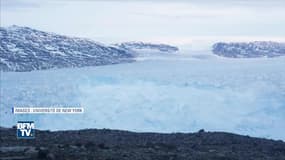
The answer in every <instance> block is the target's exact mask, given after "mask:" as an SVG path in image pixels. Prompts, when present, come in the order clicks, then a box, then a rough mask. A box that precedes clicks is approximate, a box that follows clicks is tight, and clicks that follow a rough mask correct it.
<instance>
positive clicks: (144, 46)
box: [115, 42, 179, 53]
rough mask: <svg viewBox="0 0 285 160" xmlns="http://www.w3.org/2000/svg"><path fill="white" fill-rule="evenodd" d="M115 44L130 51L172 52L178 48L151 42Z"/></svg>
mask: <svg viewBox="0 0 285 160" xmlns="http://www.w3.org/2000/svg"><path fill="white" fill-rule="evenodd" d="M115 46H118V47H119V48H121V49H124V50H132V51H138V50H151V51H159V52H167V53H172V52H177V51H178V50H179V49H178V48H177V47H175V46H170V45H167V44H152V43H145V42H125V43H119V44H115Z"/></svg>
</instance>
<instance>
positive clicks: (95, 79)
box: [0, 56, 285, 140]
mask: <svg viewBox="0 0 285 160" xmlns="http://www.w3.org/2000/svg"><path fill="white" fill-rule="evenodd" d="M0 105H1V113H0V121H1V126H7V127H11V126H12V125H15V124H16V122H17V121H18V120H33V121H35V124H36V128H38V129H49V130H66V129H82V128H111V129H123V130H131V131H138V132H142V131H143V132H194V131H197V130H199V129H202V128H203V129H205V130H208V131H226V132H234V133H238V134H243V135H250V136H256V137H266V138H273V139H282V140H285V134H284V133H285V123H284V122H285V57H278V58H270V59H268V58H258V59H229V58H210V59H197V58H193V57H188V58H187V57H181V56H177V58H176V59H175V57H171V58H169V59H167V58H164V59H148V60H142V61H137V62H134V63H126V64H117V65H109V66H97V67H85V68H71V69H53V70H44V71H32V72H1V101H0ZM14 106H31V107H32V106H37V107H38V106H42V107H50V106H82V107H84V109H85V113H84V114H79V115H78V114H77V115H63V114H60V115H45V114H41V115H13V114H12V112H11V108H12V107H14Z"/></svg>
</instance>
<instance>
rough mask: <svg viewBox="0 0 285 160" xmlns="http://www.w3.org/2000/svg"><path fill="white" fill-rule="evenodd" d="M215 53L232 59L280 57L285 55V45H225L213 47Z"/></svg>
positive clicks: (257, 43) (259, 42)
mask: <svg viewBox="0 0 285 160" xmlns="http://www.w3.org/2000/svg"><path fill="white" fill-rule="evenodd" d="M213 53H214V54H216V55H219V56H224V57H231V58H256V57H278V56H284V55H285V43H278V42H270V41H255V42H249V43H223V42H219V43H216V44H214V45H213Z"/></svg>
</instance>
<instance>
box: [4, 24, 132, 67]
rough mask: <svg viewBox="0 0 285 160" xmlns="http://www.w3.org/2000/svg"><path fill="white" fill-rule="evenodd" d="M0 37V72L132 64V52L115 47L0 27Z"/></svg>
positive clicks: (24, 29) (17, 27)
mask: <svg viewBox="0 0 285 160" xmlns="http://www.w3.org/2000/svg"><path fill="white" fill-rule="evenodd" d="M0 38H1V41H0V52H1V54H0V58H1V59H0V60H1V62H0V70H1V71H32V70H41V69H49V68H65V67H83V66H98V65H106V64H117V63H123V62H131V61H134V60H133V55H132V54H131V53H129V52H127V51H125V50H122V49H118V48H116V47H112V46H106V45H102V44H100V43H96V42H94V41H92V40H88V39H82V38H74V37H67V36H62V35H58V34H53V33H47V32H43V31H39V30H35V29H31V28H28V27H19V26H15V25H14V26H11V27H7V28H2V27H1V28H0Z"/></svg>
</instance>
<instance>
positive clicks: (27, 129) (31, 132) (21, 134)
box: [17, 121, 35, 139]
mask: <svg viewBox="0 0 285 160" xmlns="http://www.w3.org/2000/svg"><path fill="white" fill-rule="evenodd" d="M17 138H18V139H32V138H35V124H34V122H33V121H18V123H17Z"/></svg>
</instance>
